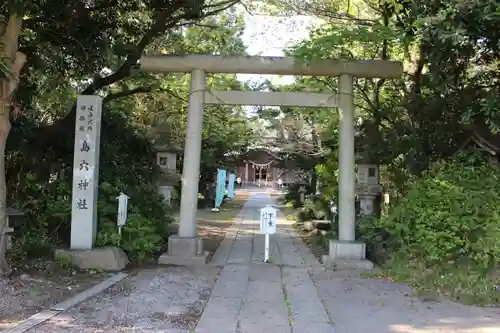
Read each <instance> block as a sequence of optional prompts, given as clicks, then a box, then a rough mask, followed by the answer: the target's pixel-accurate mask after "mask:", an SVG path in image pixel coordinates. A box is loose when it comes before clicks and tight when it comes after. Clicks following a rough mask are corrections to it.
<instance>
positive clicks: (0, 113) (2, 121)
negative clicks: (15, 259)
mask: <svg viewBox="0 0 500 333" xmlns="http://www.w3.org/2000/svg"><path fill="white" fill-rule="evenodd" d="M9 109H10V105H9V104H8V103H7V102H6V101H0V276H2V275H6V274H8V273H10V268H9V264H8V263H7V259H6V257H5V249H6V245H7V244H6V240H7V239H6V237H5V235H4V230H5V228H6V226H7V216H6V211H7V183H6V179H5V145H6V142H7V136H8V135H9V131H10V121H9V114H10V110H9Z"/></svg>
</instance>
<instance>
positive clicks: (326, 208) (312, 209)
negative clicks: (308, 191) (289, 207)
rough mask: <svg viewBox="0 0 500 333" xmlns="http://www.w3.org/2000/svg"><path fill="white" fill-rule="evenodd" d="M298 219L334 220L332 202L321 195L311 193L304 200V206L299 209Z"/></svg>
mask: <svg viewBox="0 0 500 333" xmlns="http://www.w3.org/2000/svg"><path fill="white" fill-rule="evenodd" d="M297 220H298V221H299V222H301V221H308V220H329V221H331V220H332V213H331V211H330V203H329V202H328V200H326V199H325V198H324V197H323V196H321V195H311V196H309V197H308V198H307V199H306V200H305V201H304V206H303V207H301V208H300V209H299V210H298V211H297Z"/></svg>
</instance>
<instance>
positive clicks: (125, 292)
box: [28, 267, 220, 333]
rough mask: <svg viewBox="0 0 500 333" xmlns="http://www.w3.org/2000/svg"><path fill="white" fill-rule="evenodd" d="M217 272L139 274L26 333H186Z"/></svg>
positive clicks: (148, 271) (174, 269) (171, 269)
mask: <svg viewBox="0 0 500 333" xmlns="http://www.w3.org/2000/svg"><path fill="white" fill-rule="evenodd" d="M219 271H220V270H219V269H217V268H211V267H205V268H185V267H159V268H151V269H142V270H138V272H137V273H136V274H135V275H133V274H132V275H131V276H129V277H128V278H125V279H124V280H122V281H121V282H119V283H118V284H116V285H115V286H113V287H111V288H110V289H108V290H107V291H105V292H104V293H102V294H100V295H98V296H96V297H93V298H91V299H89V300H87V301H85V302H83V303H81V304H80V305H79V306H78V307H76V308H74V309H71V310H70V311H68V312H64V313H61V314H59V315H57V316H56V317H54V318H52V319H50V320H49V321H47V322H45V323H44V324H42V325H39V326H37V327H35V328H33V329H31V330H30V331H28V333H35V332H36V333H45V332H46V333H52V332H58V333H77V332H78V333H90V332H92V333H97V332H99V333H104V332H110V333H111V332H158V333H160V332H164V333H167V332H168V333H189V332H190V331H191V330H193V329H194V327H195V326H196V323H197V321H198V319H199V317H200V315H201V312H202V310H203V306H204V305H205V303H206V302H207V300H208V298H209V296H210V291H211V289H212V287H213V285H214V282H215V279H216V277H217V275H218V273H219Z"/></svg>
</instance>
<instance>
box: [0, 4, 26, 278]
mask: <svg viewBox="0 0 500 333" xmlns="http://www.w3.org/2000/svg"><path fill="white" fill-rule="evenodd" d="M22 22H23V19H22V15H21V14H16V13H13V14H11V15H10V17H9V20H8V21H7V22H0V36H1V39H0V43H1V45H2V49H1V50H0V51H2V52H0V61H2V62H3V63H2V69H4V72H2V73H0V74H1V75H2V77H1V78H0V275H4V274H8V273H9V272H10V268H9V265H8V263H7V259H6V253H5V250H6V245H5V241H6V238H5V237H4V230H5V227H6V226H7V184H6V179H5V146H6V143H7V136H8V135H9V131H10V116H11V112H12V111H13V110H14V108H15V103H14V101H13V93H14V90H15V89H16V88H17V84H18V78H19V72H20V71H21V69H22V68H23V66H24V63H25V62H26V56H25V55H24V54H23V53H21V52H18V48H19V35H20V34H21V27H22Z"/></svg>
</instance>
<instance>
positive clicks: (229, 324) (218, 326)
mask: <svg viewBox="0 0 500 333" xmlns="http://www.w3.org/2000/svg"><path fill="white" fill-rule="evenodd" d="M237 326H238V320H237V319H232V320H227V319H217V318H208V317H205V318H203V317H202V318H201V319H200V321H199V322H198V325H197V326H196V329H195V333H236V332H237V330H236V327H237Z"/></svg>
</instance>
